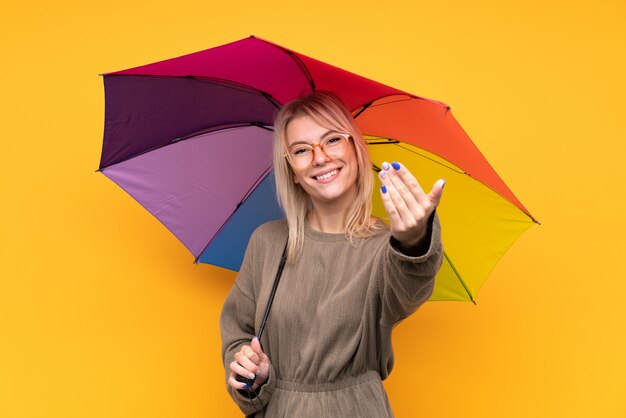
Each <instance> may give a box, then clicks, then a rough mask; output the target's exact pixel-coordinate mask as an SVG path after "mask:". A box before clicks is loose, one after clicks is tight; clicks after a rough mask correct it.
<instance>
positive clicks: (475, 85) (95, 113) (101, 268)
mask: <svg viewBox="0 0 626 418" xmlns="http://www.w3.org/2000/svg"><path fill="white" fill-rule="evenodd" d="M381 4H382V5H384V7H383V6H382V5H379V2H363V1H360V2H353V4H352V5H344V3H342V2H339V1H326V0H324V1H313V2H303V3H299V2H287V1H285V2H282V3H278V2H275V3H271V2H270V3H264V2H261V1H239V2H220V4H215V2H209V1H197V2H194V1H189V2H163V3H159V2H154V1H143V0H140V1H108V2H100V3H90V2H83V1H59V2H44V1H25V2H22V3H19V4H18V3H17V2H13V3H12V4H7V3H3V5H2V6H1V8H0V9H1V11H0V16H1V18H0V19H1V20H2V22H0V23H1V25H0V32H1V38H2V56H1V58H0V59H1V60H2V65H1V66H0V83H1V100H0V118H1V119H2V124H1V129H2V134H1V135H0V137H1V145H2V147H1V151H0V182H1V183H0V187H1V195H2V205H1V206H0V211H1V212H0V215H1V218H0V219H1V221H0V338H1V340H0V417H3V418H5V417H6V418H18V417H19V418H21V417H63V418H70V417H90V418H91V417H93V418H96V417H106V418H110V417H207V416H224V417H237V416H239V413H238V410H236V408H235V407H234V404H232V403H231V401H230V399H229V398H228V397H227V395H226V391H225V389H224V384H223V383H222V378H223V372H222V369H221V364H220V348H219V346H220V344H219V330H218V316H219V311H220V308H221V304H222V301H223V300H224V297H225V296H226V294H227V292H228V290H229V287H230V285H231V284H232V280H233V279H234V275H233V274H232V273H229V272H225V271H223V270H220V269H218V268H213V267H210V266H205V265H203V266H194V265H193V264H192V261H193V259H192V256H191V255H190V254H189V253H187V251H186V250H185V248H184V247H183V246H182V244H180V243H179V242H178V241H176V240H175V239H174V237H173V236H172V235H171V234H170V233H169V232H168V231H167V230H166V229H165V228H164V227H162V226H161V225H160V224H159V223H158V222H157V221H156V220H155V219H154V218H152V217H151V216H150V215H149V214H148V213H147V212H146V211H144V209H142V208H141V207H140V206H139V205H138V204H137V203H136V202H135V201H133V200H132V199H131V198H130V197H129V196H128V195H126V194H125V192H123V191H122V190H121V189H119V188H118V187H117V186H115V185H114V184H113V183H112V182H110V181H109V180H107V179H106V178H105V177H104V176H102V175H100V174H96V173H95V172H94V170H95V169H96V168H97V167H98V163H99V157H100V146H101V139H102V131H103V104H104V92H103V85H102V79H101V78H100V77H98V73H101V72H108V71H115V70H119V69H124V68H129V67H132V66H136V65H140V64H145V63H149V62H154V61H157V60H161V59H165V58H169V57H173V56H178V55H183V54H186V53H189V52H194V51H197V50H201V49H205V48H209V47H212V46H216V45H218V44H222V43H226V42H230V41H233V40H236V39H240V38H243V37H245V36H247V35H249V34H255V35H258V36H260V37H263V38H266V39H268V40H271V41H274V42H276V43H279V44H282V45H284V46H286V47H290V48H292V49H295V50H297V51H299V52H302V53H304V54H307V55H309V56H312V57H315V58H318V59H321V60H324V61H327V62H330V63H333V64H335V65H337V66H340V67H343V68H346V69H348V70H351V71H354V72H356V73H358V74H362V75H364V76H367V77H370V78H373V79H376V80H379V81H381V82H384V83H387V84H390V85H393V86H396V87H398V88H401V89H403V90H406V91H410V92H412V93H415V94H418V95H422V96H425V97H430V98H434V99H437V100H441V101H444V102H446V103H448V104H450V105H451V106H452V108H453V112H454V114H455V116H456V118H457V119H458V120H459V121H460V122H461V124H462V125H463V126H464V128H465V129H466V130H467V132H468V133H469V134H470V136H471V137H472V138H473V139H474V141H475V143H476V144H477V145H478V147H479V148H480V149H481V151H482V152H483V153H484V155H485V156H486V157H487V158H488V159H489V161H490V162H491V163H492V165H493V166H494V167H495V169H496V170H497V171H498V173H499V174H500V175H501V176H502V178H503V179H504V180H505V181H506V182H507V184H508V185H509V186H510V187H511V189H512V190H513V191H514V192H515V193H516V194H517V195H518V196H519V198H520V199H521V200H522V202H523V203H524V204H525V205H526V206H527V207H528V208H529V209H530V210H531V212H532V213H533V214H534V215H535V216H536V217H537V218H538V219H539V220H541V221H542V223H543V225H541V226H535V227H533V228H531V229H530V230H529V231H528V232H527V233H526V234H524V235H523V236H522V237H521V239H520V240H518V242H517V243H516V244H515V245H514V246H513V247H512V249H511V250H510V251H509V252H508V253H507V254H506V256H505V257H504V258H503V260H502V261H501V262H500V264H499V265H498V266H497V267H496V269H495V270H494V271H493V273H492V275H491V276H490V278H489V279H488V281H487V283H486V285H485V286H484V287H483V289H482V292H481V293H480V294H479V296H478V305H477V306H473V305H472V304H468V303H465V304H463V303H450V302H439V303H428V304H426V305H425V306H424V307H423V308H422V309H421V310H420V311H419V312H418V313H417V314H416V315H415V316H414V317H412V318H410V319H409V320H407V321H406V322H405V323H403V324H402V325H400V326H399V327H398V328H397V330H396V334H395V340H394V343H395V348H396V354H397V358H396V368H395V370H394V372H393V373H392V375H391V377H390V378H389V379H388V381H387V382H386V386H387V388H388V391H389V396H390V399H391V402H392V405H393V407H394V410H395V412H396V415H397V416H398V417H432V418H436V417H442V418H443V417H531V416H532V417H554V416H567V417H570V418H574V417H616V418H617V417H623V416H626V356H625V354H624V353H626V332H625V326H624V324H625V320H626V303H624V300H623V299H624V295H625V294H626V280H625V279H624V277H625V275H624V272H623V270H624V268H623V266H622V264H621V263H622V262H623V261H624V250H626V248H625V247H626V246H625V245H624V243H625V240H624V236H625V234H626V227H625V222H624V213H626V210H625V209H626V208H625V206H626V205H625V201H626V199H625V198H624V191H625V189H624V180H626V178H625V177H626V176H625V175H624V171H623V168H622V167H623V166H622V162H623V154H624V151H625V146H624V143H625V142H626V132H625V128H624V123H623V122H622V121H623V119H624V117H625V116H624V110H625V109H624V107H625V106H624V97H626V89H625V79H626V77H625V74H626V68H625V67H626V66H625V56H626V54H625V48H624V44H626V5H625V3H624V2H623V1H606V0H598V1H593V2H584V3H582V2H576V1H574V2H572V1H561V2H549V4H547V5H546V4H545V2H543V1H538V0H531V1H527V2H514V3H513V2H511V3H510V4H505V3H503V2H500V1H492V2H489V1H486V0H478V1H471V2H469V1H462V0H455V1H444V2H440V1H428V2H425V1H406V2H393V1H390V2H382V3H381ZM444 199H445V193H444ZM442 204H443V203H442Z"/></svg>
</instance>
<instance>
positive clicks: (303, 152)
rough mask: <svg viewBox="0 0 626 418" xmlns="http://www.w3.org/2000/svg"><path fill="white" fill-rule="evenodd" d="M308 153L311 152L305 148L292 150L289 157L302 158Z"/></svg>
mask: <svg viewBox="0 0 626 418" xmlns="http://www.w3.org/2000/svg"><path fill="white" fill-rule="evenodd" d="M310 151H311V150H310V149H308V148H306V147H299V148H294V149H292V150H291V155H293V156H294V157H302V156H304V155H307V153H308V152H310Z"/></svg>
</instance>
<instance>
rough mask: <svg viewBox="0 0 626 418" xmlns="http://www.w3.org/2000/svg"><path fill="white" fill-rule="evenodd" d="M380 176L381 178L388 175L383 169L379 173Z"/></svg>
mask: <svg viewBox="0 0 626 418" xmlns="http://www.w3.org/2000/svg"><path fill="white" fill-rule="evenodd" d="M378 176H379V177H380V178H381V179H384V178H385V177H386V176H387V173H385V172H384V171H381V172H380V173H378Z"/></svg>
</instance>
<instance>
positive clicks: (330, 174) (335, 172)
mask: <svg viewBox="0 0 626 418" xmlns="http://www.w3.org/2000/svg"><path fill="white" fill-rule="evenodd" d="M335 174H337V170H333V171H331V172H330V173H326V174H324V175H322V176H316V177H315V178H316V179H318V180H326V179H329V178H331V177H332V176H334V175H335Z"/></svg>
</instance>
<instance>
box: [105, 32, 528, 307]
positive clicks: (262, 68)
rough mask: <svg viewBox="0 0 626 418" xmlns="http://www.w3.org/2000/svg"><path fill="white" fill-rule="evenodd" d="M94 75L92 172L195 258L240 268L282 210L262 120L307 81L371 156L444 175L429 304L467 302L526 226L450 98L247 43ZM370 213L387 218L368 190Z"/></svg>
mask: <svg viewBox="0 0 626 418" xmlns="http://www.w3.org/2000/svg"><path fill="white" fill-rule="evenodd" d="M103 78H104V86H105V98H106V101H105V128H104V143H103V149H102V158H101V161H100V168H99V171H100V172H102V173H103V174H104V175H105V176H107V177H108V178H110V179H111V180H113V181H114V182H115V183H117V184H118V185H119V186H120V187H121V188H123V189H124V190H126V191H127V192H128V193H129V194H130V195H131V196H132V197H133V198H135V199H136V200H137V201H138V202H139V203H140V204H141V205H143V206H144V207H145V208H146V209H147V210H148V211H149V212H150V213H152V214H153V215H154V216H156V217H157V219H159V221H161V222H162V223H163V224H164V225H165V226H166V227H167V228H168V229H169V230H170V231H172V233H173V234H174V235H176V237H178V239H179V240H180V241H181V242H182V243H183V244H184V245H185V246H186V247H187V248H188V249H189V251H191V253H192V254H193V255H194V257H195V261H196V262H202V263H209V264H214V265H218V266H221V267H225V268H228V269H232V270H238V269H239V266H240V263H241V260H242V258H243V254H244V251H245V247H246V244H247V242H248V238H249V237H250V234H251V233H252V231H253V230H254V228H255V227H256V226H258V225H260V224H261V223H263V222H266V221H268V220H272V219H278V218H280V217H282V213H281V211H280V209H279V208H278V205H277V203H276V199H275V191H274V179H273V173H272V152H271V147H272V123H273V117H274V114H275V112H276V111H277V109H279V108H280V106H281V105H282V104H284V103H286V102H288V101H290V100H291V99H294V98H297V97H300V96H302V95H304V94H306V93H308V92H310V91H312V90H314V89H322V90H329V91H332V92H334V93H335V94H336V95H338V96H339V97H340V98H341V99H343V101H344V102H345V103H346V105H347V106H348V108H349V109H350V110H351V111H352V112H353V114H354V116H355V118H356V121H357V124H358V125H359V127H360V129H361V130H362V132H363V133H364V134H365V135H366V139H367V141H368V143H369V144H370V147H369V148H370V152H371V156H372V161H374V162H375V163H380V162H382V161H385V160H387V161H400V162H402V163H403V164H404V165H405V166H407V167H408V168H409V169H410V170H411V171H412V172H413V173H415V174H416V176H417V177H418V179H419V180H420V182H422V184H424V185H429V184H432V183H433V182H434V181H435V180H436V179H438V178H445V179H446V181H447V183H446V193H445V197H444V200H443V202H442V204H441V205H440V207H439V208H438V213H439V216H440V219H441V222H442V229H443V232H442V233H443V242H444V248H445V261H444V265H443V267H442V269H441V271H440V272H439V274H438V276H437V279H436V287H435V291H434V293H433V296H432V297H431V300H471V301H474V297H475V295H476V294H477V293H478V291H479V290H480V288H481V286H482V284H483V283H484V281H485V279H486V277H487V275H488V274H489V272H490V271H491V270H492V268H493V267H494V265H495V264H496V262H497V261H498V260H499V259H500V258H501V257H502V255H503V254H504V253H505V251H506V250H507V249H508V248H509V247H510V245H511V244H512V243H513V242H514V241H515V240H516V239H517V237H519V235H521V233H522V232H523V231H525V230H526V229H527V228H528V227H529V226H530V225H532V223H533V221H535V220H534V218H533V217H532V216H531V215H530V213H529V212H528V211H527V210H526V208H524V206H523V205H522V204H521V202H520V201H519V200H518V199H517V198H516V197H515V195H514V194H513V193H512V192H511V190H510V189H509V188H508V187H507V186H506V184H505V183H504V182H503V181H502V179H501V178H500V177H499V176H498V175H497V174H496V172H495V171H494V170H493V168H492V167H491V166H490V165H489V163H488V162H487V161H486V159H485V158H484V157H483V156H482V155H481V153H480V152H479V151H478V149H477V148H476V146H475V145H474V144H473V143H472V141H471V140H470V138H469V137H468V136H467V134H466V133H465V132H464V131H463V129H462V128H461V126H460V125H459V124H458V123H457V122H456V120H455V119H454V117H453V116H452V113H451V111H450V107H448V106H447V105H445V104H443V103H441V102H438V101H434V100H430V99H426V98H423V97H418V96H415V95H412V94H409V93H405V92H403V91H400V90H397V89H395V88H392V87H389V86H386V85H383V84H380V83H377V82H375V81H372V80H369V79H367V78H364V77H361V76H358V75H356V74H353V73H350V72H347V71H344V70H342V69H339V68H337V67H333V66H331V65H329V64H326V63H323V62H321V61H317V60H315V59H312V58H309V57H307V56H305V55H302V54H300V53H297V52H294V51H291V50H289V49H287V48H284V47H281V46H278V45H276V44H273V43H270V42H267V41H265V40H261V39H259V38H256V37H249V38H246V39H242V40H239V41H236V42H233V43H229V44H226V45H222V46H219V47H216V48H212V49H208V50H205V51H200V52H196V53H193V54H189V55H185V56H181V57H178V58H173V59H169V60H165V61H160V62H156V63H153V64H148V65H144V66H141V67H136V68H131V69H128V70H124V71H117V72H113V73H107V74H104V75H103ZM374 169H377V167H376V166H375V167H374ZM374 209H375V210H374V212H375V213H374V214H375V215H377V216H380V217H382V218H384V217H385V215H386V214H385V211H384V209H383V207H382V203H381V202H380V200H379V198H378V193H374ZM535 222H536V221H535Z"/></svg>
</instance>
